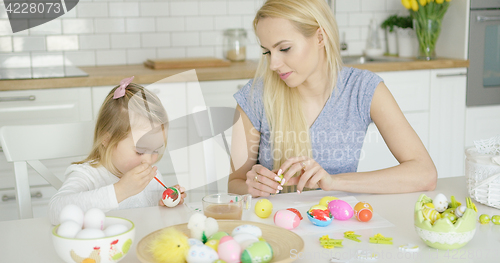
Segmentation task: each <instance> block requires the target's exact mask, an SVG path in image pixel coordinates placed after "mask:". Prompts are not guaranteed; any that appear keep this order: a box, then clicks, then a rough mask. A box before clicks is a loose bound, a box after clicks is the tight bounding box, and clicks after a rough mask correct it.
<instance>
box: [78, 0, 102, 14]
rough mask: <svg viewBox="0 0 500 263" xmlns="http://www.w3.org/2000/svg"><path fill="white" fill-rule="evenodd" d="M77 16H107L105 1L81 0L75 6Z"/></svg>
mask: <svg viewBox="0 0 500 263" xmlns="http://www.w3.org/2000/svg"><path fill="white" fill-rule="evenodd" d="M76 11H77V17H108V15H109V12H108V3H107V2H81V1H80V3H78V5H77V6H76Z"/></svg>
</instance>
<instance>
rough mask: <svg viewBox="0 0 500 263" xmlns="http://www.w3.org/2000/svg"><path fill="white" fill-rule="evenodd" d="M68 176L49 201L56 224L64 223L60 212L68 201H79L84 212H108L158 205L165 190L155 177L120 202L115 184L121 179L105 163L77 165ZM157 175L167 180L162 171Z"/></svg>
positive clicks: (69, 170)
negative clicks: (99, 164)
mask: <svg viewBox="0 0 500 263" xmlns="http://www.w3.org/2000/svg"><path fill="white" fill-rule="evenodd" d="M65 177H66V180H65V181H64V183H63V185H62V187H61V188H60V189H59V191H57V193H56V194H55V195H54V196H53V197H52V198H51V199H50V202H49V219H50V222H51V223H52V224H54V225H57V224H59V223H61V222H59V214H60V212H61V210H62V209H63V208H64V207H65V206H66V205H68V204H75V205H77V206H79V207H80V208H82V210H83V211H84V212H85V211H87V210H89V209H90V208H99V209H101V210H102V211H103V212H107V211H110V210H115V209H129V208H137V207H148V206H156V205H158V201H159V200H161V198H162V194H163V191H164V190H165V188H164V187H163V186H161V185H160V184H159V183H158V182H157V181H156V180H155V179H153V180H151V182H149V184H148V185H147V186H146V188H144V190H143V191H142V192H140V193H138V194H136V195H134V196H131V197H129V198H127V199H125V200H123V201H122V202H121V203H118V201H117V200H116V193H115V188H114V184H115V183H117V182H118V181H119V180H120V178H118V177H117V176H115V175H114V174H112V173H111V172H109V171H108V170H107V169H106V168H105V167H103V166H100V167H98V168H94V167H92V166H90V165H89V164H88V163H84V164H73V165H70V166H69V167H68V169H67V170H66V172H65ZM156 177H157V178H158V179H160V180H161V181H162V182H163V178H162V175H161V174H160V172H159V171H157V174H156Z"/></svg>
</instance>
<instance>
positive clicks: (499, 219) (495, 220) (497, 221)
mask: <svg viewBox="0 0 500 263" xmlns="http://www.w3.org/2000/svg"><path fill="white" fill-rule="evenodd" d="M491 222H492V223H493V224H495V225H500V216H499V215H494V216H492V217H491Z"/></svg>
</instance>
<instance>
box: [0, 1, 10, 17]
mask: <svg viewBox="0 0 500 263" xmlns="http://www.w3.org/2000/svg"><path fill="white" fill-rule="evenodd" d="M8 18H9V16H8V15H7V9H5V4H4V2H3V1H0V19H8Z"/></svg>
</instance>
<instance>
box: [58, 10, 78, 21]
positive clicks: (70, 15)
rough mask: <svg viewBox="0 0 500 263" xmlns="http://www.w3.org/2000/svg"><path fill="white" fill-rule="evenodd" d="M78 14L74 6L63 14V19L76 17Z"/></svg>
mask: <svg viewBox="0 0 500 263" xmlns="http://www.w3.org/2000/svg"><path fill="white" fill-rule="evenodd" d="M76 14H77V11H76V8H73V9H71V10H69V11H68V12H66V13H65V14H64V15H62V16H61V18H62V19H66V18H76V17H77V16H76Z"/></svg>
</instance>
